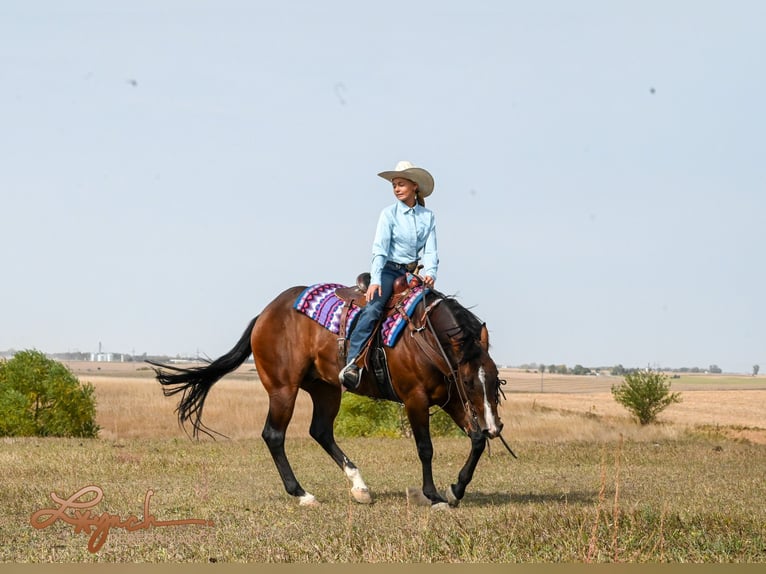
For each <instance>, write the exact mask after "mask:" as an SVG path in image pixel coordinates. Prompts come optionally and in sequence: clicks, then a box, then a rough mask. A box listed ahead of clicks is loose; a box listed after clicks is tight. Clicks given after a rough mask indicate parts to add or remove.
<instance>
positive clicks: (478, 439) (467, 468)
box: [447, 432, 487, 506]
mask: <svg viewBox="0 0 766 574" xmlns="http://www.w3.org/2000/svg"><path fill="white" fill-rule="evenodd" d="M486 445H487V438H486V437H485V436H484V435H483V434H482V433H480V432H473V433H471V452H470V453H469V454H468V460H467V461H466V462H465V464H464V465H463V468H461V469H460V472H459V473H458V475H457V482H456V483H455V484H453V485H452V486H450V487H449V488H448V489H447V502H449V505H450V506H457V505H458V504H460V501H461V500H462V498H463V495H465V489H466V487H467V486H468V483H469V482H471V479H473V472H474V471H475V470H476V465H477V464H479V459H480V458H481V455H482V453H483V452H484V448H485V447H486Z"/></svg>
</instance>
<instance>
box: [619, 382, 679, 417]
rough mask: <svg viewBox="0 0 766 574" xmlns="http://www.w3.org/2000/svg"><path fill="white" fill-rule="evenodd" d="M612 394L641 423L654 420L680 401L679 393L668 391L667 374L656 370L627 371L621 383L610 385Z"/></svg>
mask: <svg viewBox="0 0 766 574" xmlns="http://www.w3.org/2000/svg"><path fill="white" fill-rule="evenodd" d="M612 396H614V400H616V401H617V402H618V403H620V404H621V405H622V406H624V407H625V408H626V409H628V410H629V411H630V412H631V413H633V414H634V415H635V416H636V418H637V419H638V422H640V423H641V424H642V425H646V424H649V423H651V422H654V420H655V419H656V418H657V415H658V414H659V413H660V412H661V411H663V410H664V409H665V408H666V407H668V406H670V405H672V404H673V403H680V402H681V394H680V393H671V392H670V383H669V382H668V377H667V375H665V374H663V373H660V372H658V371H633V372H631V373H628V374H627V375H625V381H624V382H623V384H621V385H619V386H614V385H613V386H612Z"/></svg>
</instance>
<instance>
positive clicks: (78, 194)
mask: <svg viewBox="0 0 766 574" xmlns="http://www.w3.org/2000/svg"><path fill="white" fill-rule="evenodd" d="M764 21H766V3H764V2H760V1H758V0H753V1H741V0H733V1H728V2H723V1H712V0H708V1H705V0H674V1H672V2H667V1H652V0H648V1H646V0H644V1H640V2H639V1H627V0H626V1H620V2H614V1H611V0H604V1H595V0H581V1H577V2H571V1H566V0H548V1H544V0H543V1H540V2H522V1H516V0H509V1H501V0H497V1H482V0H472V1H471V2H467V1H461V2H457V1H451V0H446V1H445V0H439V1H420V2H404V1H399V0H393V1H388V2H385V3H366V2H352V1H346V2H342V1H334V0H325V1H323V2H309V1H291V2H249V1H244V0H241V1H234V0H216V1H201V0H196V1H194V0H165V1H161V2H157V1H156V0H131V1H129V2H127V1H112V2H103V1H100V0H92V1H86V0H67V2H59V1H57V0H48V1H46V0H39V1H35V2H29V1H27V0H4V1H3V2H2V3H0V309H1V311H0V350H5V349H16V350H21V349H31V348H34V349H38V350H41V351H44V352H47V353H59V352H67V351H82V352H94V351H97V350H98V348H99V345H102V349H103V350H104V351H109V352H115V353H135V354H141V353H148V354H168V355H177V354H180V355H190V354H191V355H193V354H200V355H203V356H208V357H211V358H215V357H217V356H219V355H221V354H223V353H225V352H227V351H228V350H229V349H230V348H231V347H232V346H233V345H234V343H235V342H236V341H237V340H238V339H239V336H240V335H241V333H242V331H243V330H244V328H245V327H246V326H247V323H248V322H249V320H250V319H251V318H252V317H254V316H256V315H257V314H258V313H260V312H261V310H262V309H263V307H265V306H266V305H267V304H268V303H269V302H270V301H271V300H272V299H273V298H275V297H276V296H277V295H278V294H279V293H280V292H282V291H283V290H285V289H287V288H288V287H291V286H294V285H310V284H314V283H319V282H337V283H343V284H353V282H354V280H355V278H356V276H357V274H359V273H360V272H362V271H365V270H367V269H368V268H369V263H370V258H371V246H372V240H373V236H374V232H375V225H376V222H377V218H378V214H379V212H380V211H381V210H382V209H383V208H384V207H386V206H387V205H389V204H391V203H393V202H394V197H393V194H392V192H391V187H390V184H389V183H388V182H386V181H385V180H383V179H381V178H379V177H377V175H376V174H377V173H378V172H380V171H384V170H389V169H393V167H394V166H395V165H396V163H397V162H398V161H399V160H409V161H411V162H413V163H414V164H415V165H418V166H421V167H424V168H426V169H428V170H429V171H430V172H431V173H432V174H433V176H434V179H435V182H436V186H435V191H434V193H433V195H431V196H430V197H429V198H428V200H427V207H429V208H430V209H432V210H433V211H434V213H435V214H436V221H437V237H438V245H439V257H440V261H441V262H440V267H439V273H438V278H437V288H438V289H439V290H441V291H443V292H445V293H448V294H452V295H455V296H457V298H458V300H459V301H460V302H461V303H462V304H463V305H465V306H467V307H470V308H471V309H472V310H473V311H474V312H475V313H476V314H477V315H478V316H479V317H480V318H481V319H482V320H483V321H486V323H487V326H488V328H489V332H490V344H491V350H490V353H491V355H492V356H493V358H494V359H495V361H496V362H498V363H499V364H503V365H519V364H524V363H544V364H546V365H548V364H566V365H568V366H570V367H571V366H573V365H575V364H581V365H584V366H593V367H595V366H609V365H616V364H622V365H623V366H625V367H642V366H652V367H662V368H680V367H693V366H697V367H700V368H707V367H708V366H709V365H718V366H720V367H721V368H722V369H723V370H724V371H726V372H742V373H751V372H752V369H753V365H755V364H760V365H762V366H763V367H764V368H766V335H764V327H765V326H766V303H764V297H763V295H762V293H763V286H764V284H766V270H765V269H764V255H763V251H764V246H765V245H766V225H764V215H766V157H765V156H766V153H765V151H766V142H765V141H764V138H765V137H766V136H765V135H764V134H766V112H764V104H763V102H764V101H766V75H765V74H764V73H763V57H764V54H766V35H764V34H763V22H764ZM275 344H284V342H279V339H278V337H277V334H275Z"/></svg>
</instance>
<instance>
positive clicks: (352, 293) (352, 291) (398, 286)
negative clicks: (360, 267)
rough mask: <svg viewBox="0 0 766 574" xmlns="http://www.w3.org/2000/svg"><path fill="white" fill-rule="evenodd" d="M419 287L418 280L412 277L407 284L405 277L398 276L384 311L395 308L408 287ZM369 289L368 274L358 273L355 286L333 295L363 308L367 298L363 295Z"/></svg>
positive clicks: (340, 289)
mask: <svg viewBox="0 0 766 574" xmlns="http://www.w3.org/2000/svg"><path fill="white" fill-rule="evenodd" d="M417 285H420V279H419V278H418V277H416V276H414V275H413V278H412V279H411V280H410V282H409V283H408V282H407V276H406V275H400V276H399V277H397V278H396V279H395V280H394V293H393V295H391V298H390V299H389V300H388V301H387V302H386V310H387V311H388V313H387V315H388V314H389V313H390V311H391V310H392V309H393V308H394V307H395V306H396V303H398V301H399V300H400V299H402V293H404V292H405V291H407V290H408V289H409V288H410V287H416V286H417ZM369 287H370V274H369V273H368V272H366V271H365V272H364V273H360V274H359V275H357V277H356V285H353V286H351V287H339V288H338V289H336V290H335V295H336V296H337V297H338V299H340V300H342V301H344V302H345V303H349V304H350V303H353V304H354V305H356V306H357V307H364V306H365V305H366V304H367V298H366V297H365V294H366V293H367V289H369Z"/></svg>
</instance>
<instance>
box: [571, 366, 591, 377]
mask: <svg viewBox="0 0 766 574" xmlns="http://www.w3.org/2000/svg"><path fill="white" fill-rule="evenodd" d="M588 373H590V369H586V368H585V367H583V366H582V365H575V366H574V367H573V368H572V374H573V375H587V374H588Z"/></svg>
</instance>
